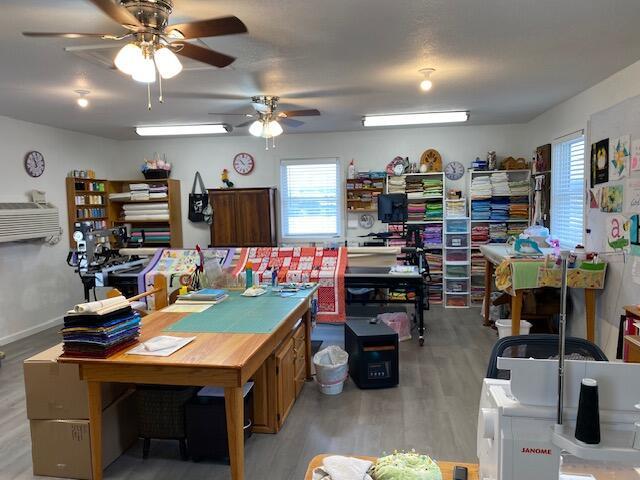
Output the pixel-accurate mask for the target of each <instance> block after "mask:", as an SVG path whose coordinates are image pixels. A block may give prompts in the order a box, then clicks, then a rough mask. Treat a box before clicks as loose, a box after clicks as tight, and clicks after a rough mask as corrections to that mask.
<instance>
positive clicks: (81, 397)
mask: <svg viewBox="0 0 640 480" xmlns="http://www.w3.org/2000/svg"><path fill="white" fill-rule="evenodd" d="M60 355H62V345H56V346H55V347H52V348H50V349H48V350H45V351H44V352H41V353H39V354H37V355H35V356H33V357H31V358H28V359H27V360H25V361H24V388H25V393H26V399H27V418H29V419H30V420H66V419H72V420H78V419H81V420H84V419H88V418H89V395H88V389H87V382H84V381H82V380H80V373H79V367H78V365H74V364H72V363H58V361H57V359H58V357H59V356H60ZM128 388H129V385H127V384H124V383H103V384H102V408H103V409H104V408H106V407H108V406H109V405H111V404H112V403H113V401H114V400H115V399H117V398H119V397H120V396H121V395H122V394H123V393H124V392H125V391H126V390H127V389H128Z"/></svg>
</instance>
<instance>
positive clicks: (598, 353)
mask: <svg viewBox="0 0 640 480" xmlns="http://www.w3.org/2000/svg"><path fill="white" fill-rule="evenodd" d="M565 345H566V346H565V358H566V359H568V360H594V361H596V362H607V361H608V359H607V356H606V355H605V354H604V352H603V351H602V350H600V347H598V346H597V345H596V344H594V343H591V342H589V341H588V340H585V339H583V338H577V337H567V338H566V343H565ZM498 357H509V358H539V359H545V358H557V357H558V335H547V334H534V335H516V336H511V337H504V338H501V339H499V340H498V341H497V342H496V344H495V345H494V346H493V350H492V351H491V356H490V357H489V367H488V368H487V375H486V378H497V379H502V380H508V379H509V374H510V372H509V370H499V369H498Z"/></svg>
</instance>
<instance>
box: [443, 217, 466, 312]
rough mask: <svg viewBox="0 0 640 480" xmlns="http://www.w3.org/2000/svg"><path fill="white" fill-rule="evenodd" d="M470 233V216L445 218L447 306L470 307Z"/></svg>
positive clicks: (445, 291)
mask: <svg viewBox="0 0 640 480" xmlns="http://www.w3.org/2000/svg"><path fill="white" fill-rule="evenodd" d="M465 213H466V212H465ZM470 233H471V227H470V222H469V217H466V216H464V217H463V216H460V215H456V216H451V217H447V218H446V219H445V223H444V232H443V235H444V284H443V290H444V306H445V308H469V304H470V293H471V243H470Z"/></svg>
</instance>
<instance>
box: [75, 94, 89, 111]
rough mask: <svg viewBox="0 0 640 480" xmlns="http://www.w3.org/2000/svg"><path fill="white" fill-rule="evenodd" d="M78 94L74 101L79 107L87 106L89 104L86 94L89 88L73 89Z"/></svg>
mask: <svg viewBox="0 0 640 480" xmlns="http://www.w3.org/2000/svg"><path fill="white" fill-rule="evenodd" d="M75 92H76V93H77V94H78V95H79V96H78V99H77V100H76V103H77V104H78V106H79V107H80V108H87V107H88V106H89V99H88V98H87V95H89V90H76V91H75Z"/></svg>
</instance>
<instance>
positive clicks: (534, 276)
mask: <svg viewBox="0 0 640 480" xmlns="http://www.w3.org/2000/svg"><path fill="white" fill-rule="evenodd" d="M541 250H542V253H543V254H544V255H545V256H546V255H548V254H551V253H553V249H551V248H542V249H541ZM480 252H481V253H482V254H483V255H484V258H485V264H486V268H485V282H484V286H485V288H484V325H485V326H488V325H490V322H489V308H490V305H491V291H492V288H493V275H494V272H495V271H496V267H498V270H500V269H503V270H504V269H505V268H509V273H508V274H509V275H510V277H509V279H508V283H509V284H510V285H509V286H508V287H507V288H503V289H502V290H503V291H505V292H506V293H508V294H509V295H511V335H519V334H520V320H521V318H522V298H523V292H524V290H530V289H533V288H540V287H559V286H560V285H559V283H560V276H559V271H558V270H556V269H547V268H545V267H544V264H545V262H544V259H543V258H542V259H537V258H533V259H532V258H519V257H513V255H512V252H511V249H510V247H508V246H507V245H505V244H502V243H497V244H496V243H490V244H487V245H481V246H480ZM505 262H506V263H505ZM605 267H606V266H605ZM572 270H573V271H572V272H571V273H569V275H568V286H569V287H570V288H580V289H584V302H585V312H586V328H587V340H589V341H590V342H594V341H595V316H596V290H600V289H603V288H604V278H605V272H606V268H604V269H602V270H600V271H597V272H596V271H588V270H582V269H578V268H576V269H572Z"/></svg>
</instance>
